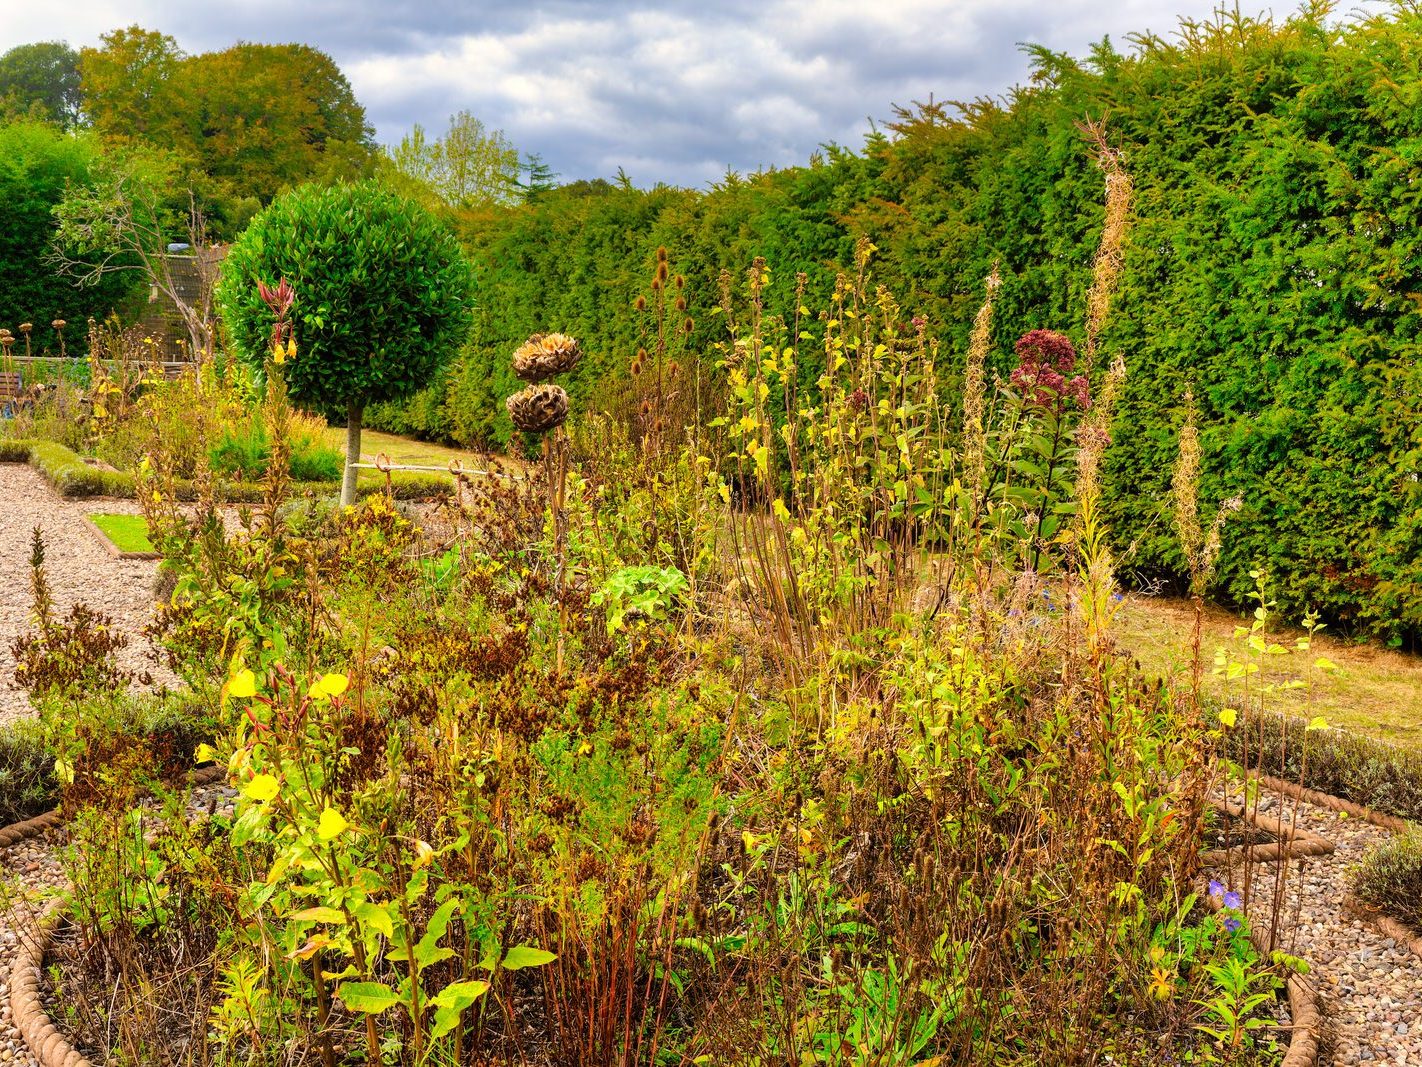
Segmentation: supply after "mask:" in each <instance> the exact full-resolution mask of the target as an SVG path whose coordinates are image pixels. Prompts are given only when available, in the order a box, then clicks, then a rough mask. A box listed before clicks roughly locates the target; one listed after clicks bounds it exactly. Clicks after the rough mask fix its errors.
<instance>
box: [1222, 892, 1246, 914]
mask: <svg viewBox="0 0 1422 1067" xmlns="http://www.w3.org/2000/svg"><path fill="white" fill-rule="evenodd" d="M1224 906H1225V907H1227V908H1229V909H1231V910H1232V911H1238V910H1239V909H1240V908H1242V907H1244V901H1243V900H1242V899H1241V898H1240V895H1239V894H1238V893H1226V894H1225V898H1224Z"/></svg>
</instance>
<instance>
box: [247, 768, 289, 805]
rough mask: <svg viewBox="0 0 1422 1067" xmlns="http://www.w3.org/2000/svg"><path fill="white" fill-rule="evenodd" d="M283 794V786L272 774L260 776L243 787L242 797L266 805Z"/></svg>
mask: <svg viewBox="0 0 1422 1067" xmlns="http://www.w3.org/2000/svg"><path fill="white" fill-rule="evenodd" d="M280 792H281V785H280V784H279V783H278V782H277V780H276V779H275V778H273V777H272V776H271V775H270V774H259V775H257V776H256V777H255V778H253V779H252V780H251V781H250V782H248V783H247V784H246V785H245V786H243V787H242V795H243V796H244V797H247V798H249V799H251V800H255V801H258V802H261V803H265V802H266V801H268V800H271V798H272V797H274V796H276V795H277V794H278V793H280Z"/></svg>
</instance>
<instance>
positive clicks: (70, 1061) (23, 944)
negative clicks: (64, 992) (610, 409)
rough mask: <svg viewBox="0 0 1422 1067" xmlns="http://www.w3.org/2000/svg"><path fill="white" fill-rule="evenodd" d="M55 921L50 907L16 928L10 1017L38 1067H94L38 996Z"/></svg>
mask: <svg viewBox="0 0 1422 1067" xmlns="http://www.w3.org/2000/svg"><path fill="white" fill-rule="evenodd" d="M58 925H59V910H58V909H57V908H54V909H51V910H50V911H49V912H47V913H45V915H43V916H42V917H41V918H40V919H39V920H37V921H36V920H34V919H31V920H29V921H28V922H26V923H25V924H24V926H23V927H21V928H19V929H18V930H17V933H18V935H19V943H18V945H17V949H18V951H17V953H16V956H15V963H14V965H13V966H12V967H11V969H10V1020H11V1022H12V1023H13V1024H14V1026H15V1029H16V1030H18V1031H19V1032H20V1037H21V1038H22V1039H23V1040H24V1042H25V1045H26V1046H27V1047H28V1048H29V1050H30V1055H32V1056H34V1058H35V1059H36V1060H37V1061H38V1062H39V1065H40V1067H94V1063H93V1062H92V1061H91V1060H90V1059H89V1058H88V1057H87V1056H85V1055H84V1054H83V1053H82V1052H80V1051H79V1050H78V1049H76V1048H75V1047H74V1046H73V1045H71V1044H70V1043H69V1041H68V1039H67V1038H66V1037H65V1036H64V1035H63V1034H61V1033H60V1032H59V1029H58V1028H57V1027H56V1026H55V1025H54V1020H53V1019H51V1018H50V1017H49V1012H48V1011H47V1010H45V1006H44V999H43V998H42V997H41V996H40V972H41V970H42V969H43V967H44V958H45V955H46V954H47V953H48V951H49V946H50V942H51V941H52V940H53V938H54V931H55V929H56V927H58Z"/></svg>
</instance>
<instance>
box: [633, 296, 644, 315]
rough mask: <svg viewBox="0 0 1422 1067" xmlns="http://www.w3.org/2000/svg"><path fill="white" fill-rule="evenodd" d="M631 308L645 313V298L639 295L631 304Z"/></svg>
mask: <svg viewBox="0 0 1422 1067" xmlns="http://www.w3.org/2000/svg"><path fill="white" fill-rule="evenodd" d="M632 306H633V307H635V308H636V309H637V310H638V311H646V310H647V298H646V297H645V296H642V295H641V294H640V293H639V294H638V296H637V299H636V300H634V301H633V302H632Z"/></svg>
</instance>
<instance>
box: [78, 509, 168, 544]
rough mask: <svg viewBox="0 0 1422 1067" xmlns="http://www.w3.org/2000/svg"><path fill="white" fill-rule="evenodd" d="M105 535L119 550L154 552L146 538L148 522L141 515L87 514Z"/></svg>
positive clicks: (150, 542)
mask: <svg viewBox="0 0 1422 1067" xmlns="http://www.w3.org/2000/svg"><path fill="white" fill-rule="evenodd" d="M89 521H90V522H92V523H93V524H94V525H95V526H97V527H98V528H99V529H100V530H101V531H103V534H104V536H105V537H107V538H108V539H109V540H110V541H112V542H113V543H114V544H115V545H117V546H118V550H119V551H120V552H155V551H157V550H156V549H155V548H154V547H153V542H152V541H150V540H148V522H147V520H146V519H144V517H143V516H142V515H111V514H108V513H104V512H100V513H97V514H92V515H90V516H89Z"/></svg>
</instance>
